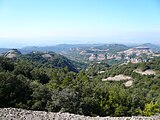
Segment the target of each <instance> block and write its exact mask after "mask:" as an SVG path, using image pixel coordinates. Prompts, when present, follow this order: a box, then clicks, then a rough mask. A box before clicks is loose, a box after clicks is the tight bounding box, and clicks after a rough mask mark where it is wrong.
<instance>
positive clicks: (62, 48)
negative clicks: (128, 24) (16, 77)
mask: <svg viewBox="0 0 160 120" xmlns="http://www.w3.org/2000/svg"><path fill="white" fill-rule="evenodd" d="M83 47H84V48H85V47H95V48H109V49H110V50H112V51H117V50H123V49H124V50H125V49H129V48H131V47H129V46H126V45H123V44H59V45H56V46H42V47H40V46H29V47H24V48H21V49H18V50H19V51H20V52H21V53H22V54H26V53H30V52H32V51H40V52H49V51H54V52H56V53H60V52H62V51H68V50H70V49H72V48H83ZM135 47H147V48H149V49H151V50H152V51H153V52H160V46H157V45H154V44H151V43H145V44H142V45H137V46H135ZM11 49H12V48H11ZM8 50H10V49H9V48H0V53H4V52H7V51H8Z"/></svg>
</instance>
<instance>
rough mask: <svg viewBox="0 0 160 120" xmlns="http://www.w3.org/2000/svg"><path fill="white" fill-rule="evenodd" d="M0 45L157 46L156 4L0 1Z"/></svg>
mask: <svg viewBox="0 0 160 120" xmlns="http://www.w3.org/2000/svg"><path fill="white" fill-rule="evenodd" d="M0 41H1V42H0V47H9V46H11V47H21V46H26V45H54V44H57V43H108V42H110V43H123V42H125V43H126V42H127V43H130V42H131V43H134V42H140V43H145V42H152V43H155V44H160V0H0Z"/></svg>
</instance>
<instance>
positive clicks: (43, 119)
mask: <svg viewBox="0 0 160 120" xmlns="http://www.w3.org/2000/svg"><path fill="white" fill-rule="evenodd" d="M0 120H160V116H153V117H140V116H133V117H88V116H83V115H75V114H70V113H53V112H43V111H31V110H23V109H17V108H0Z"/></svg>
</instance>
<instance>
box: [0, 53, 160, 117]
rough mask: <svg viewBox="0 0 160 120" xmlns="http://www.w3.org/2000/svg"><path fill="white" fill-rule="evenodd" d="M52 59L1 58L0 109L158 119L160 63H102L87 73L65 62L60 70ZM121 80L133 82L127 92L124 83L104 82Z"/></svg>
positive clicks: (54, 59) (92, 66)
mask: <svg viewBox="0 0 160 120" xmlns="http://www.w3.org/2000/svg"><path fill="white" fill-rule="evenodd" d="M50 55H51V56H54V54H52V53H50ZM51 56H49V55H45V56H42V54H41V53H37V54H36V55H35V54H34V53H33V54H28V55H24V56H21V57H19V58H18V59H14V60H13V59H7V58H5V57H1V58H0V107H16V108H24V109H31V110H45V111H53V112H59V111H61V112H70V113H75V114H83V115H89V116H97V115H99V116H136V115H143V116H152V115H155V114H159V113H160V94H159V93H160V87H159V86H160V65H159V63H160V58H155V59H153V60H152V61H150V62H146V63H138V64H132V63H128V64H126V65H114V66H109V65H107V64H105V63H104V64H100V67H99V68H97V67H94V64H93V65H91V66H90V67H89V68H88V70H87V71H82V70H81V71H78V70H76V68H75V66H74V65H73V64H72V63H71V62H68V61H66V59H65V60H60V61H63V62H62V63H64V65H63V64H62V63H61V64H58V62H57V59H56V57H53V59H52V60H49V59H50V58H51ZM46 57H47V59H46ZM48 58H49V59H48ZM68 63H70V64H71V65H69V66H72V67H71V68H69V66H68ZM75 65H76V64H75ZM77 65H79V64H77ZM137 69H141V70H142V71H146V70H153V71H155V73H156V74H151V75H142V74H140V73H137V72H135V70H137ZM100 71H103V72H100ZM93 72H94V74H93ZM120 74H121V75H122V74H123V75H126V76H130V77H132V81H133V84H132V85H131V86H130V87H126V86H125V85H124V81H102V79H105V78H108V77H114V76H116V75H120Z"/></svg>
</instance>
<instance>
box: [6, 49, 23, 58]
mask: <svg viewBox="0 0 160 120" xmlns="http://www.w3.org/2000/svg"><path fill="white" fill-rule="evenodd" d="M17 55H21V52H20V51H18V50H17V49H11V50H9V51H8V52H6V53H5V54H4V56H5V57H6V58H10V59H13V58H16V56H17Z"/></svg>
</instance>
